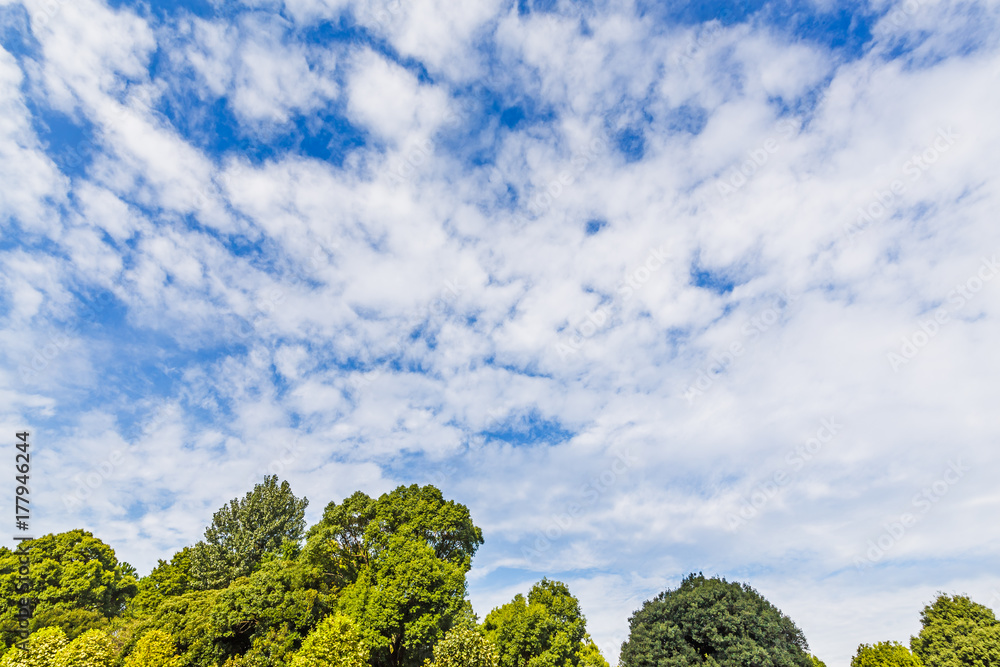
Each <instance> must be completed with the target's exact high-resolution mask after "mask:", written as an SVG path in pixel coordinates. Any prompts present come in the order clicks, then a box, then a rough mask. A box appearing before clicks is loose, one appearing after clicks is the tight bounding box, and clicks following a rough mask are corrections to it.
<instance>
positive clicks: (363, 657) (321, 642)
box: [291, 614, 368, 667]
mask: <svg viewBox="0 0 1000 667" xmlns="http://www.w3.org/2000/svg"><path fill="white" fill-rule="evenodd" d="M329 665H337V667H367V665H368V652H367V651H366V650H365V648H364V646H363V644H362V642H361V636H360V635H359V634H358V631H357V629H356V628H355V626H354V622H353V621H351V619H350V618H348V617H346V616H344V615H342V614H334V615H332V616H327V617H326V618H324V619H323V620H322V621H321V622H320V623H319V625H317V626H316V629H315V630H313V631H312V633H311V634H310V635H309V636H308V637H306V639H305V641H303V642H302V647H301V648H300V649H299V650H298V652H296V653H295V654H294V655H293V656H292V661H291V667H328V666H329Z"/></svg>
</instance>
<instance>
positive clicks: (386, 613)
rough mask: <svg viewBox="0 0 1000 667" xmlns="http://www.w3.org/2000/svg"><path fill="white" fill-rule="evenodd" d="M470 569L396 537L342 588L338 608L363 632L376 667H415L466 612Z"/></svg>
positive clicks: (428, 549) (402, 537)
mask: <svg viewBox="0 0 1000 667" xmlns="http://www.w3.org/2000/svg"><path fill="white" fill-rule="evenodd" d="M466 570H467V566H466V565H465V564H464V563H463V564H462V565H456V564H454V563H450V562H448V561H445V560H441V559H439V558H437V557H435V555H434V551H433V549H431V547H429V546H428V545H427V544H424V543H422V542H419V541H415V540H413V539H408V538H407V537H405V536H398V535H397V536H394V537H392V538H391V539H390V540H389V541H388V543H387V547H386V548H385V549H384V550H382V551H381V552H380V553H379V555H378V556H377V557H376V558H375V559H374V560H373V562H372V563H371V565H369V566H368V567H365V568H364V569H363V570H362V571H361V573H360V575H359V576H358V579H357V581H355V582H354V583H353V584H351V585H350V586H348V587H347V588H345V589H344V591H343V592H342V593H341V595H340V599H339V601H338V604H339V606H340V608H341V610H342V611H343V612H344V613H345V614H347V615H348V616H350V617H351V618H352V619H353V620H354V621H355V623H356V625H357V626H358V628H359V632H360V633H361V636H362V638H363V641H364V643H365V646H366V647H367V648H368V649H369V650H370V651H371V660H372V665H373V666H374V667H413V666H415V665H420V664H422V663H423V661H424V660H425V659H427V658H429V657H430V656H431V648H432V646H433V645H434V643H435V642H437V641H438V640H439V639H440V638H441V637H442V636H443V635H444V633H445V632H446V631H447V630H449V629H450V628H451V626H452V624H453V622H454V619H455V618H456V617H457V616H460V615H461V614H462V611H463V609H464V602H465V593H466V588H465V573H466Z"/></svg>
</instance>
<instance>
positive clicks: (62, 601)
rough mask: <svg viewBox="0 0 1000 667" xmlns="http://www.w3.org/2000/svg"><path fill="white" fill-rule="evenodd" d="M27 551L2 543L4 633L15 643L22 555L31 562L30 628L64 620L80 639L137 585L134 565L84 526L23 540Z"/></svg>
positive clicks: (8, 642) (0, 612)
mask: <svg viewBox="0 0 1000 667" xmlns="http://www.w3.org/2000/svg"><path fill="white" fill-rule="evenodd" d="M22 549H23V550H24V551H22V552H17V551H11V550H9V549H6V548H0V628H3V631H2V633H0V638H2V640H3V645H4V646H5V647H6V646H10V645H11V644H12V643H14V641H15V640H16V638H17V636H16V635H15V634H14V632H13V631H12V630H13V628H15V627H16V626H17V621H16V616H17V613H18V600H19V599H20V598H21V597H22V596H21V595H20V594H19V593H18V590H17V589H18V587H19V586H20V575H19V574H18V570H19V568H20V565H21V558H22V555H23V554H24V553H27V558H28V560H29V563H30V566H29V571H30V582H31V595H32V597H33V598H34V601H35V603H34V615H33V618H32V623H31V629H32V630H36V629H39V628H42V627H46V626H59V627H60V628H61V629H62V630H63V633H64V634H66V635H69V638H70V639H75V638H76V637H77V636H79V635H80V634H82V633H84V632H86V631H88V630H92V629H98V628H102V627H105V626H106V625H107V623H108V622H109V620H110V619H111V618H113V617H115V616H117V615H118V614H120V613H121V611H122V609H123V608H124V606H125V603H126V602H127V601H128V600H129V599H131V598H132V597H133V596H134V595H135V594H136V591H137V590H138V586H137V582H136V580H135V577H134V576H132V574H131V572H132V571H134V570H132V569H131V566H128V565H127V564H124V563H119V562H118V559H117V558H116V557H115V552H114V550H113V549H112V548H111V547H110V546H108V545H107V544H105V543H104V542H102V541H101V540H99V539H97V538H96V537H94V536H93V534H92V533H89V532H87V531H84V530H71V531H68V532H65V533H59V534H52V535H45V536H43V537H40V538H38V539H35V540H27V541H25V542H24V543H22Z"/></svg>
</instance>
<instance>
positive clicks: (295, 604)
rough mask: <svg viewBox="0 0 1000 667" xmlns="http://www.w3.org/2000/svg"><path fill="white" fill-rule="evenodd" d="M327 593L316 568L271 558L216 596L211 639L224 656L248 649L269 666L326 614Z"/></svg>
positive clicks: (328, 598)
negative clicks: (266, 657)
mask: <svg viewBox="0 0 1000 667" xmlns="http://www.w3.org/2000/svg"><path fill="white" fill-rule="evenodd" d="M327 589H328V586H327V584H326V582H325V581H324V579H323V576H322V573H321V572H320V571H319V569H318V568H316V567H315V566H312V565H310V564H308V563H303V562H298V561H296V560H289V559H283V558H275V559H271V560H269V561H267V562H265V563H264V564H263V565H262V566H261V567H260V569H259V570H257V571H256V572H254V573H253V574H252V575H250V576H249V577H242V578H240V579H237V580H236V581H234V582H233V583H232V584H231V585H230V586H229V588H226V589H224V590H222V591H220V592H219V595H218V597H217V599H216V601H215V605H214V607H213V609H212V613H211V619H212V630H211V635H212V637H214V639H215V642H216V644H217V645H218V646H220V647H224V650H225V652H226V653H227V654H229V655H235V654H242V653H246V652H248V651H253V652H254V654H255V655H263V654H265V653H266V654H267V655H268V656H270V657H269V658H268V660H267V663H268V664H269V665H274V664H277V663H281V662H282V661H283V660H284V659H285V654H286V653H290V652H291V650H293V649H292V647H293V646H297V645H298V643H299V642H301V640H302V638H303V637H304V636H305V635H307V634H308V632H309V631H310V630H311V629H312V628H314V627H315V626H316V624H317V623H318V622H319V620H320V619H321V618H323V616H325V615H326V614H327V613H328V612H329V611H330V609H331V606H332V601H331V599H330V596H329V595H328V594H327ZM269 635H270V639H268V638H267V637H268V636H269Z"/></svg>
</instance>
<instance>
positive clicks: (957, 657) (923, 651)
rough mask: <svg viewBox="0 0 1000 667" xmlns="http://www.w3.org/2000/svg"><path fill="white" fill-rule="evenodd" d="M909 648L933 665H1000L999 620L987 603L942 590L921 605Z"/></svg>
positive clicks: (993, 666) (954, 666)
mask: <svg viewBox="0 0 1000 667" xmlns="http://www.w3.org/2000/svg"><path fill="white" fill-rule="evenodd" d="M920 624H921V626H923V627H922V628H921V630H920V634H918V635H917V636H916V637H911V638H910V648H911V649H912V650H913V653H914V654H916V656H917V657H918V658H920V659H921V660H922V661H923V663H924V664H925V665H933V667H997V666H1000V622H998V621H997V619H996V616H994V615H993V611H992V610H990V608H989V607H985V606H983V605H981V604H977V603H975V602H973V601H972V600H970V599H969V598H968V597H966V596H964V595H956V596H954V597H950V596H948V595H945V594H944V593H941V594H939V595H938V597H937V599H936V600H935V601H934V602H933V603H931V604H929V605H927V606H926V607H924V610H923V612H922V613H921V615H920Z"/></svg>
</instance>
